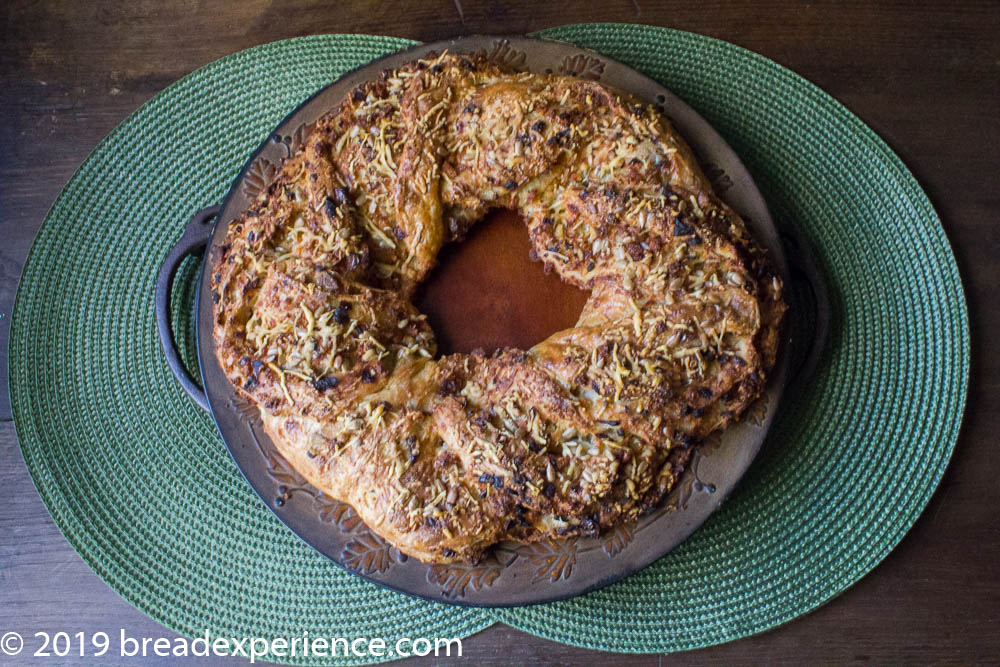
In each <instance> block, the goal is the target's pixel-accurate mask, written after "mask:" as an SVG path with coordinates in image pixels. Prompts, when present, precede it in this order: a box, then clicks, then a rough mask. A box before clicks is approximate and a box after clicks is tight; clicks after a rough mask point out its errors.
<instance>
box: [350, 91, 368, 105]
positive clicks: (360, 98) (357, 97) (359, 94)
mask: <svg viewBox="0 0 1000 667" xmlns="http://www.w3.org/2000/svg"><path fill="white" fill-rule="evenodd" d="M351 99H352V100H354V101H355V102H364V100H365V93H364V91H362V90H361V89H360V88H355V89H354V92H353V93H351Z"/></svg>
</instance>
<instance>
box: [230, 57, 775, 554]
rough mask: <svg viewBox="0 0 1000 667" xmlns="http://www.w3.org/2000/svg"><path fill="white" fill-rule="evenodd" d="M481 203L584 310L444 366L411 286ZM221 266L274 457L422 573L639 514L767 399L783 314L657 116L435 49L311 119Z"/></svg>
mask: <svg viewBox="0 0 1000 667" xmlns="http://www.w3.org/2000/svg"><path fill="white" fill-rule="evenodd" d="M495 207H507V208H512V209H515V210H517V211H518V212H519V213H520V214H521V216H522V217H523V218H524V220H525V221H526V224H527V227H528V232H529V234H530V238H531V242H532V247H533V251H532V255H533V258H536V259H538V260H540V261H542V262H543V263H544V264H545V266H546V268H547V269H548V268H551V269H552V270H554V271H556V273H557V274H558V275H559V276H560V277H561V279H562V280H564V281H566V282H568V283H571V284H573V285H575V286H577V287H579V288H580V289H583V290H589V292H590V297H589V300H588V301H587V304H586V306H585V307H584V309H583V312H582V313H581V315H580V319H579V321H578V322H577V324H576V326H574V327H573V328H571V329H567V330H565V331H560V332H558V333H556V334H554V335H553V336H551V337H550V338H548V339H547V340H545V341H542V342H541V343H539V344H537V345H536V346H535V347H533V348H531V349H530V350H516V349H505V350H501V351H499V352H497V353H495V354H493V355H489V356H487V355H485V354H482V353H472V354H453V355H448V356H443V357H437V356H436V348H435V342H434V332H433V331H431V329H430V327H429V326H428V324H427V322H426V319H425V317H424V316H423V315H421V314H420V313H419V312H418V311H417V310H416V309H415V308H414V306H413V305H412V304H411V302H410V297H411V295H412V294H413V292H414V289H415V288H416V287H417V285H418V284H419V283H420V281H421V280H422V279H423V278H424V277H425V276H426V275H427V273H428V271H429V270H430V269H431V268H432V266H433V265H434V262H435V257H436V255H437V253H438V250H439V249H440V248H441V246H442V244H443V243H445V242H448V241H456V240H460V239H461V238H462V237H463V236H464V235H465V233H466V232H467V231H468V229H469V227H470V226H471V225H472V224H473V223H474V222H475V221H476V220H478V219H480V218H482V217H483V215H484V214H485V213H486V212H487V211H488V210H489V209H491V208H495ZM535 256H537V257H535ZM211 261H213V263H214V266H213V271H212V274H213V277H212V282H211V287H212V291H213V299H214V301H215V305H214V317H215V320H214V322H215V326H214V332H213V333H214V337H215V343H216V350H217V355H218V359H219V362H220V363H221V365H222V368H223V369H224V370H225V372H226V374H227V375H228V377H229V378H230V380H231V381H232V382H233V383H234V384H235V385H236V386H237V387H238V388H239V391H240V392H241V393H243V394H244V395H246V396H247V397H249V399H251V400H252V401H254V402H255V403H256V404H257V405H258V406H259V408H260V411H261V415H262V419H263V423H264V426H265V430H266V431H267V433H268V434H269V435H270V437H271V438H272V439H273V441H274V443H275V445H276V446H277V448H278V450H279V451H280V452H281V454H282V455H283V456H284V457H285V458H286V459H287V460H288V461H289V463H290V464H291V465H292V466H294V467H295V469H297V470H298V471H299V472H300V473H301V474H302V475H303V476H304V477H306V478H307V479H308V480H309V481H310V482H311V483H312V484H313V485H315V486H316V487H317V488H318V489H320V490H321V491H323V492H324V493H326V494H327V495H329V496H330V497H332V498H335V499H339V500H342V501H344V502H347V503H349V504H351V505H352V506H353V507H354V509H355V510H356V511H357V513H358V515H359V516H360V517H361V518H362V519H363V520H364V521H365V523H367V524H368V526H369V527H370V528H371V529H372V530H374V531H375V532H377V533H378V534H379V535H381V536H382V537H383V538H384V539H386V540H387V541H389V542H390V543H391V544H393V545H394V546H395V547H397V548H398V549H399V550H400V551H402V552H405V553H407V554H410V555H412V556H415V557H416V558H419V559H420V560H423V561H428V562H447V561H453V560H475V559H477V558H478V557H480V556H481V555H482V554H483V552H484V551H485V550H486V549H488V548H489V547H490V546H491V545H493V544H495V543H496V542H498V541H500V540H515V541H531V540H536V539H539V538H543V537H547V536H563V535H572V534H594V533H597V532H599V531H601V530H602V529H604V528H606V527H609V526H611V525H614V524H616V523H619V522H625V521H631V520H634V519H635V518H636V517H638V516H639V515H640V514H642V513H643V512H646V511H648V510H650V509H652V508H654V507H655V506H656V505H657V504H658V503H659V502H660V501H661V500H662V499H663V497H664V496H665V494H667V492H668V491H669V490H670V489H671V487H672V486H673V485H674V483H675V482H676V481H677V479H678V476H679V475H680V473H681V472H682V470H683V468H684V466H685V463H686V462H687V460H688V458H689V456H690V454H691V452H692V448H693V447H695V446H697V444H698V443H699V441H700V440H701V439H703V438H705V437H706V436H707V435H709V434H710V433H711V432H713V431H716V430H718V429H722V428H725V427H726V426H727V425H728V424H730V423H732V422H733V421H734V420H735V419H737V418H738V417H739V415H740V413H741V412H742V411H743V410H744V408H745V407H746V406H747V405H748V404H749V403H750V402H751V401H752V400H753V399H755V398H756V397H757V396H758V395H759V394H760V393H761V392H762V390H763V387H764V382H765V378H766V375H767V373H768V371H769V370H770V369H771V368H772V367H773V365H774V363H775V355H776V350H777V346H778V338H779V336H778V327H779V324H780V321H781V319H782V316H783V314H784V311H785V308H786V307H785V304H784V302H783V301H782V294H781V292H782V282H781V280H780V278H778V277H777V276H776V275H775V273H774V271H773V269H772V267H771V266H770V265H769V264H768V262H767V258H766V256H765V252H764V251H763V250H762V248H761V247H760V246H759V245H757V244H756V243H755V241H754V240H753V239H752V238H751V237H750V236H749V234H748V233H747V230H746V227H745V226H744V223H743V221H742V220H741V219H740V218H739V216H737V215H736V214H735V213H734V212H733V211H732V210H731V209H729V208H728V207H727V206H726V205H725V204H723V203H722V202H721V201H719V200H718V199H717V198H716V197H715V196H714V195H713V193H712V190H711V186H710V185H709V184H708V182H707V181H706V179H705V177H704V176H703V175H702V173H701V171H700V170H699V168H698V166H697V164H696V162H695V160H694V157H693V156H692V153H691V151H690V149H689V148H688V147H687V145H686V144H685V143H684V141H683V140H682V139H681V138H680V137H679V136H678V135H677V134H676V133H675V132H674V130H673V128H672V127H671V126H670V124H669V123H668V121H667V120H666V119H665V118H664V117H663V116H662V115H660V114H659V113H657V112H656V110H655V109H654V108H651V107H649V106H646V105H643V104H640V103H639V102H637V101H636V100H635V99H632V98H630V97H629V96H627V95H624V94H622V93H619V92H616V91H613V90H611V89H608V88H606V87H604V86H602V85H599V84H597V83H594V82H590V81H584V80H579V79H576V78H572V77H565V76H551V75H544V76H543V75H536V74H530V73H515V72H510V71H506V70H504V69H503V68H501V67H499V66H497V65H495V64H493V63H490V62H487V61H486V60H485V59H482V58H478V57H472V56H460V55H450V54H447V53H445V54H442V55H440V56H436V55H430V56H428V57H427V58H426V59H423V60H418V61H415V62H413V63H411V64H409V65H406V66H404V67H401V68H400V69H397V70H393V71H387V72H384V73H382V74H381V75H380V76H379V77H378V79H377V80H375V81H370V82H367V83H365V84H363V85H361V86H360V87H358V88H357V89H356V90H354V91H353V93H352V94H351V95H350V96H349V97H348V99H346V100H344V101H343V103H342V104H341V105H340V106H339V107H338V108H336V109H335V110H333V111H331V112H330V113H329V114H327V115H326V116H324V117H323V118H321V119H320V120H319V121H317V123H316V124H315V126H314V127H313V128H312V130H311V132H310V134H309V136H308V139H307V141H306V142H305V145H304V147H303V148H302V149H301V150H299V151H298V152H297V153H296V154H294V155H293V156H291V157H290V158H289V159H287V160H286V161H285V162H284V164H283V166H282V169H281V171H280V173H279V175H278V177H277V179H276V180H275V182H274V183H272V184H271V185H270V187H268V188H267V190H266V191H265V192H263V193H261V195H260V196H259V197H258V199H257V200H256V201H255V202H254V203H253V204H252V206H251V207H250V209H249V210H248V211H246V212H245V213H244V214H243V215H242V216H241V217H240V218H238V219H236V220H234V221H233V222H231V223H230V225H229V228H228V235H227V240H226V242H225V245H223V246H221V247H220V248H219V249H218V251H217V252H215V254H214V255H213V257H212V260H211Z"/></svg>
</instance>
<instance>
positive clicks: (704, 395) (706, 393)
mask: <svg viewBox="0 0 1000 667" xmlns="http://www.w3.org/2000/svg"><path fill="white" fill-rule="evenodd" d="M698 393H699V394H701V397H702V398H712V397H713V396H715V394H714V393H712V390H711V389H709V388H708V387H702V388H701V389H699V390H698Z"/></svg>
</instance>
